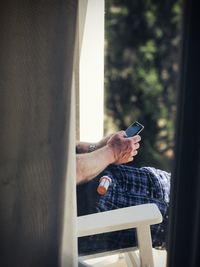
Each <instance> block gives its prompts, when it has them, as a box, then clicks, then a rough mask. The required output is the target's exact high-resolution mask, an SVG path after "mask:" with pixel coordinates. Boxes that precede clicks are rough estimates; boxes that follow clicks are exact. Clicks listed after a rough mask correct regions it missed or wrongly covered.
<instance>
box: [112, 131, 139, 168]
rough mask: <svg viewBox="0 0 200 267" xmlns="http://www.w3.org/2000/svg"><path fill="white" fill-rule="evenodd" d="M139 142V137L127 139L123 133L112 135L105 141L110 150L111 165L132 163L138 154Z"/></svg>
mask: <svg viewBox="0 0 200 267" xmlns="http://www.w3.org/2000/svg"><path fill="white" fill-rule="evenodd" d="M140 140H141V137H140V136H139V135H136V136H133V137H127V135H126V133H125V131H120V132H117V133H116V134H114V135H112V136H111V137H110V139H109V140H108V141H107V146H108V147H109V148H110V149H111V150H112V153H113V163H117V164H122V163H127V162H130V161H132V160H133V159H134V157H135V156H136V155H137V153H138V152H137V149H138V148H139V147H140V144H139V142H140Z"/></svg>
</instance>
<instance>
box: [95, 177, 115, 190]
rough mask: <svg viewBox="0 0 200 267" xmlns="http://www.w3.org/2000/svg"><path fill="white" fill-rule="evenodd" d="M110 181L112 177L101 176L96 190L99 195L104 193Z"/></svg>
mask: <svg viewBox="0 0 200 267" xmlns="http://www.w3.org/2000/svg"><path fill="white" fill-rule="evenodd" d="M111 183H112V179H111V178H110V177H108V176H102V177H101V179H100V181H99V186H98V188H97V192H98V193H99V195H105V194H106V192H107V191H108V187H109V186H110V184H111Z"/></svg>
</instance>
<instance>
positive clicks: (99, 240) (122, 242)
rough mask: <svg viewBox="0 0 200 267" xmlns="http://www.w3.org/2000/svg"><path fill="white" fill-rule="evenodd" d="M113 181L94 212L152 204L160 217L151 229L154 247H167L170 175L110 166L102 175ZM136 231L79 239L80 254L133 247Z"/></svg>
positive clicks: (130, 167)
mask: <svg viewBox="0 0 200 267" xmlns="http://www.w3.org/2000/svg"><path fill="white" fill-rule="evenodd" d="M101 175H102V176H103V175H107V176H109V177H110V178H111V179H112V183H111V185H110V186H109V188H108V191H107V193H106V194H105V195H104V196H101V197H100V198H99V199H98V201H97V203H96V205H95V209H96V212H102V211H108V210H113V209H117V208H123V207H128V206H135V205H139V204H144V203H155V204H156V205H157V206H158V208H159V210H160V212H161V213H162V216H163V222H162V223H161V224H157V225H153V226H151V235H152V243H153V246H154V247H160V248H163V247H165V245H166V237H167V221H168V206H169V193H170V176H171V175H170V173H168V172H165V171H162V170H159V169H155V168H152V167H142V168H136V167H133V166H129V165H114V164H113V165H111V166H110V167H108V168H107V169H106V170H105V171H104V172H103V173H102V174H101ZM136 244H137V240H136V234H135V229H131V230H123V231H116V232H111V233H105V234H99V235H93V236H89V237H81V238H79V253H80V254H87V253H91V251H93V252H94V253H95V252H100V251H107V250H114V249H119V248H126V247H132V246H136Z"/></svg>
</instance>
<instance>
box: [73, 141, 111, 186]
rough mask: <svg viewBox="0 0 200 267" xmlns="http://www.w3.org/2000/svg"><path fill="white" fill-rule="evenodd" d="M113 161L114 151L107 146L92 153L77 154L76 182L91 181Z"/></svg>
mask: <svg viewBox="0 0 200 267" xmlns="http://www.w3.org/2000/svg"><path fill="white" fill-rule="evenodd" d="M113 162H114V158H113V152H112V150H111V149H110V148H109V147H107V146H104V147H102V148H100V149H98V150H96V151H94V152H91V153H86V154H78V155H76V182H77V183H82V182H88V181H90V180H91V179H92V178H94V177H95V176H97V175H98V174H99V173H100V172H101V171H103V170H104V169H105V168H106V167H107V166H108V165H109V164H111V163H113Z"/></svg>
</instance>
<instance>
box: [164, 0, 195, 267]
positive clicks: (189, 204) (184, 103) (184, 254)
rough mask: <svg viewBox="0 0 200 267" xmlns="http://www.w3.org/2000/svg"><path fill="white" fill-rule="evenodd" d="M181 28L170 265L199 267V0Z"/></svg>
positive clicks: (187, 7)
mask: <svg viewBox="0 0 200 267" xmlns="http://www.w3.org/2000/svg"><path fill="white" fill-rule="evenodd" d="M182 29H183V33H182V49H181V54H180V58H181V60H180V87H179V94H178V112H177V122H176V144H175V165H174V172H173V175H172V187H171V200H170V201H171V208H170V227H169V230H170V231H169V233H170V236H169V245H168V264H167V266H169V267H174V266H182V267H184V266H187V267H196V266H200V258H199V249H200V124H199V121H200V105H199V100H200V98H199V73H200V67H199V62H200V58H199V47H200V39H199V34H200V30H199V11H198V6H197V1H193V0H185V1H183V23H182Z"/></svg>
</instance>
